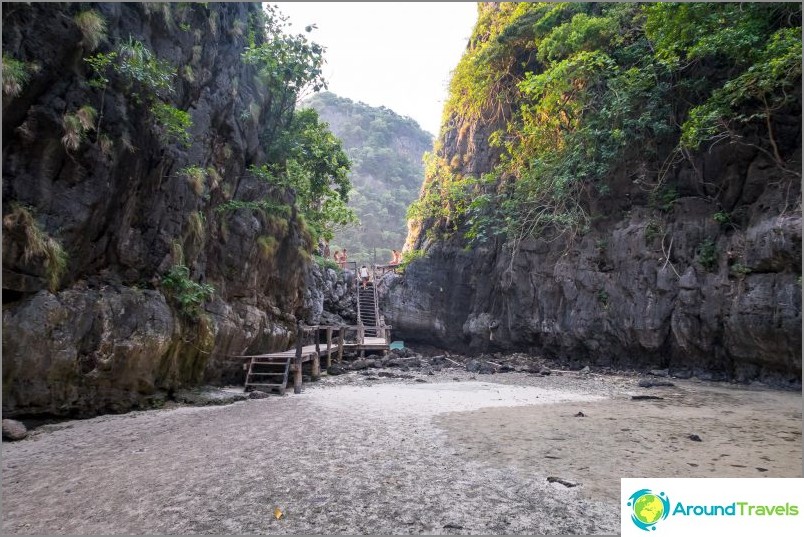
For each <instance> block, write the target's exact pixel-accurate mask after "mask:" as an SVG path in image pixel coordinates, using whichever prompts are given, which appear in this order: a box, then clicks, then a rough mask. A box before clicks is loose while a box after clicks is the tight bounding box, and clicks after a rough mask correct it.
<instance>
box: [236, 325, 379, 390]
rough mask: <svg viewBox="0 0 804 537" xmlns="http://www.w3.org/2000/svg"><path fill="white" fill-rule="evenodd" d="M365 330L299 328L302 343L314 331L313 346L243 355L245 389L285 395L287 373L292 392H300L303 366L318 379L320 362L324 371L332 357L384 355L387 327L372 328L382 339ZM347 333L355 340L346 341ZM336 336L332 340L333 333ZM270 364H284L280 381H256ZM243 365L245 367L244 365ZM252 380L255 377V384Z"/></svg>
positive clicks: (336, 327) (330, 362)
mask: <svg viewBox="0 0 804 537" xmlns="http://www.w3.org/2000/svg"><path fill="white" fill-rule="evenodd" d="M365 329H366V327H363V326H304V327H301V326H300V327H299V329H298V333H297V341H298V342H302V341H303V339H304V335H305V333H310V332H313V333H314V334H315V341H316V343H315V344H312V345H303V346H302V345H299V344H297V345H296V347H294V348H292V349H288V350H286V351H280V352H270V353H265V354H251V355H242V356H240V358H248V359H249V360H250V362H249V364H248V367H247V370H248V373H247V374H246V382H245V387H246V389H248V388H249V387H251V386H254V387H268V388H269V389H276V390H278V391H279V393H280V394H284V392H285V388H286V387H287V381H288V378H287V377H288V373H290V372H292V373H293V392H294V393H301V385H302V370H303V368H304V364H306V363H310V364H311V365H310V377H311V378H312V379H313V380H317V379H318V378H319V377H320V376H321V359H322V358H323V359H324V368H325V369H327V368H329V367H330V366H331V365H332V356H333V355H335V356H336V357H337V361H338V362H341V361H342V360H343V352H344V350H348V351H350V352H355V351H358V352H360V353H361V356H362V354H363V352H364V351H383V352H387V351H388V349H389V348H390V341H389V337H388V336H389V334H390V327H372V329H374V330H377V331H379V332H380V333H382V334H384V337H370V336H366V335H365ZM321 330H324V331H326V342H325V343H324V342H320V341H319V337H320V331H321ZM350 332H354V333H355V338H354V339H351V338H348V337H347V336H348V334H350ZM335 333H337V334H338V335H337V336H335V337H333V334H335ZM270 363H284V364H286V367H285V374H284V379H283V380H282V381H281V382H264V381H261V379H259V376H267V375H271V373H267V372H256V371H258V369H259V366H260V365H265V364H270ZM244 365H245V364H244ZM254 377H257V378H256V380H257V381H255V379H254Z"/></svg>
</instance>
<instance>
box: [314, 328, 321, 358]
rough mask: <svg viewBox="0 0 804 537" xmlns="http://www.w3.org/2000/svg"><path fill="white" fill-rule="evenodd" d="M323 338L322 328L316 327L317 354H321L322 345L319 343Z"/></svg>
mask: <svg viewBox="0 0 804 537" xmlns="http://www.w3.org/2000/svg"><path fill="white" fill-rule="evenodd" d="M320 339H321V328H319V327H318V326H316V327H315V355H316V356H321V346H320V345H319V340H320Z"/></svg>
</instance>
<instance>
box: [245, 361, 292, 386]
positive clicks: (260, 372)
mask: <svg viewBox="0 0 804 537" xmlns="http://www.w3.org/2000/svg"><path fill="white" fill-rule="evenodd" d="M292 359H293V358H292V357H290V356H288V357H284V356H283V357H271V356H253V357H252V358H251V362H250V363H249V365H248V374H247V375H246V391H249V388H250V387H253V388H257V389H259V390H260V391H265V392H267V391H270V390H277V391H278V392H279V395H285V390H286V389H287V386H288V372H289V371H290V362H291V360H292Z"/></svg>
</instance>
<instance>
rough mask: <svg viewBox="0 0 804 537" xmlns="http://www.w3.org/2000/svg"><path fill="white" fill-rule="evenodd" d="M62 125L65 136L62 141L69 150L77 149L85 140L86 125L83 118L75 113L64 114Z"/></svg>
mask: <svg viewBox="0 0 804 537" xmlns="http://www.w3.org/2000/svg"><path fill="white" fill-rule="evenodd" d="M61 126H62V127H63V128H64V136H62V137H61V143H62V144H63V145H64V148H65V149H66V150H67V151H75V150H76V149H78V148H79V147H81V142H83V141H84V127H83V125H82V124H81V120H80V119H79V118H78V116H77V115H75V114H64V117H62V118H61Z"/></svg>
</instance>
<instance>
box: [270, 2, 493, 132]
mask: <svg viewBox="0 0 804 537" xmlns="http://www.w3.org/2000/svg"><path fill="white" fill-rule="evenodd" d="M272 4H274V3H273V2H272ZM275 5H277V6H279V11H281V12H282V13H284V14H285V15H288V16H289V17H290V20H289V22H290V23H291V24H292V26H291V27H290V29H289V31H290V32H291V33H294V34H296V33H304V27H305V26H307V25H309V24H313V23H314V24H316V25H317V29H314V30H313V31H312V32H311V33H310V34H307V35H308V36H309V37H310V39H311V40H312V41H315V42H316V43H318V44H320V45H322V46H324V47H325V48H326V49H327V50H326V53H325V54H324V58H325V60H326V64H325V65H324V77H325V79H326V81H327V83H328V86H329V91H331V92H333V93H335V94H337V95H338V96H340V97H348V98H350V99H352V100H353V101H362V102H364V103H366V104H368V105H371V106H385V107H387V108H390V109H391V110H393V111H394V112H396V113H397V114H400V115H403V116H410V117H411V118H413V119H414V120H416V122H418V123H419V125H420V126H421V127H422V128H423V129H424V130H426V131H428V132H430V133H431V134H433V135H437V134H438V130H439V128H440V123H441V110H442V108H443V106H444V101H445V99H446V96H447V87H448V84H449V79H450V74H451V71H452V70H453V69H454V68H455V66H456V65H457V64H458V60H460V58H461V55H462V54H463V51H464V50H465V49H466V44H467V42H468V41H469V36H470V35H471V33H472V27H473V25H474V23H475V19H476V18H477V4H476V3H475V2H276V3H275Z"/></svg>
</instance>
